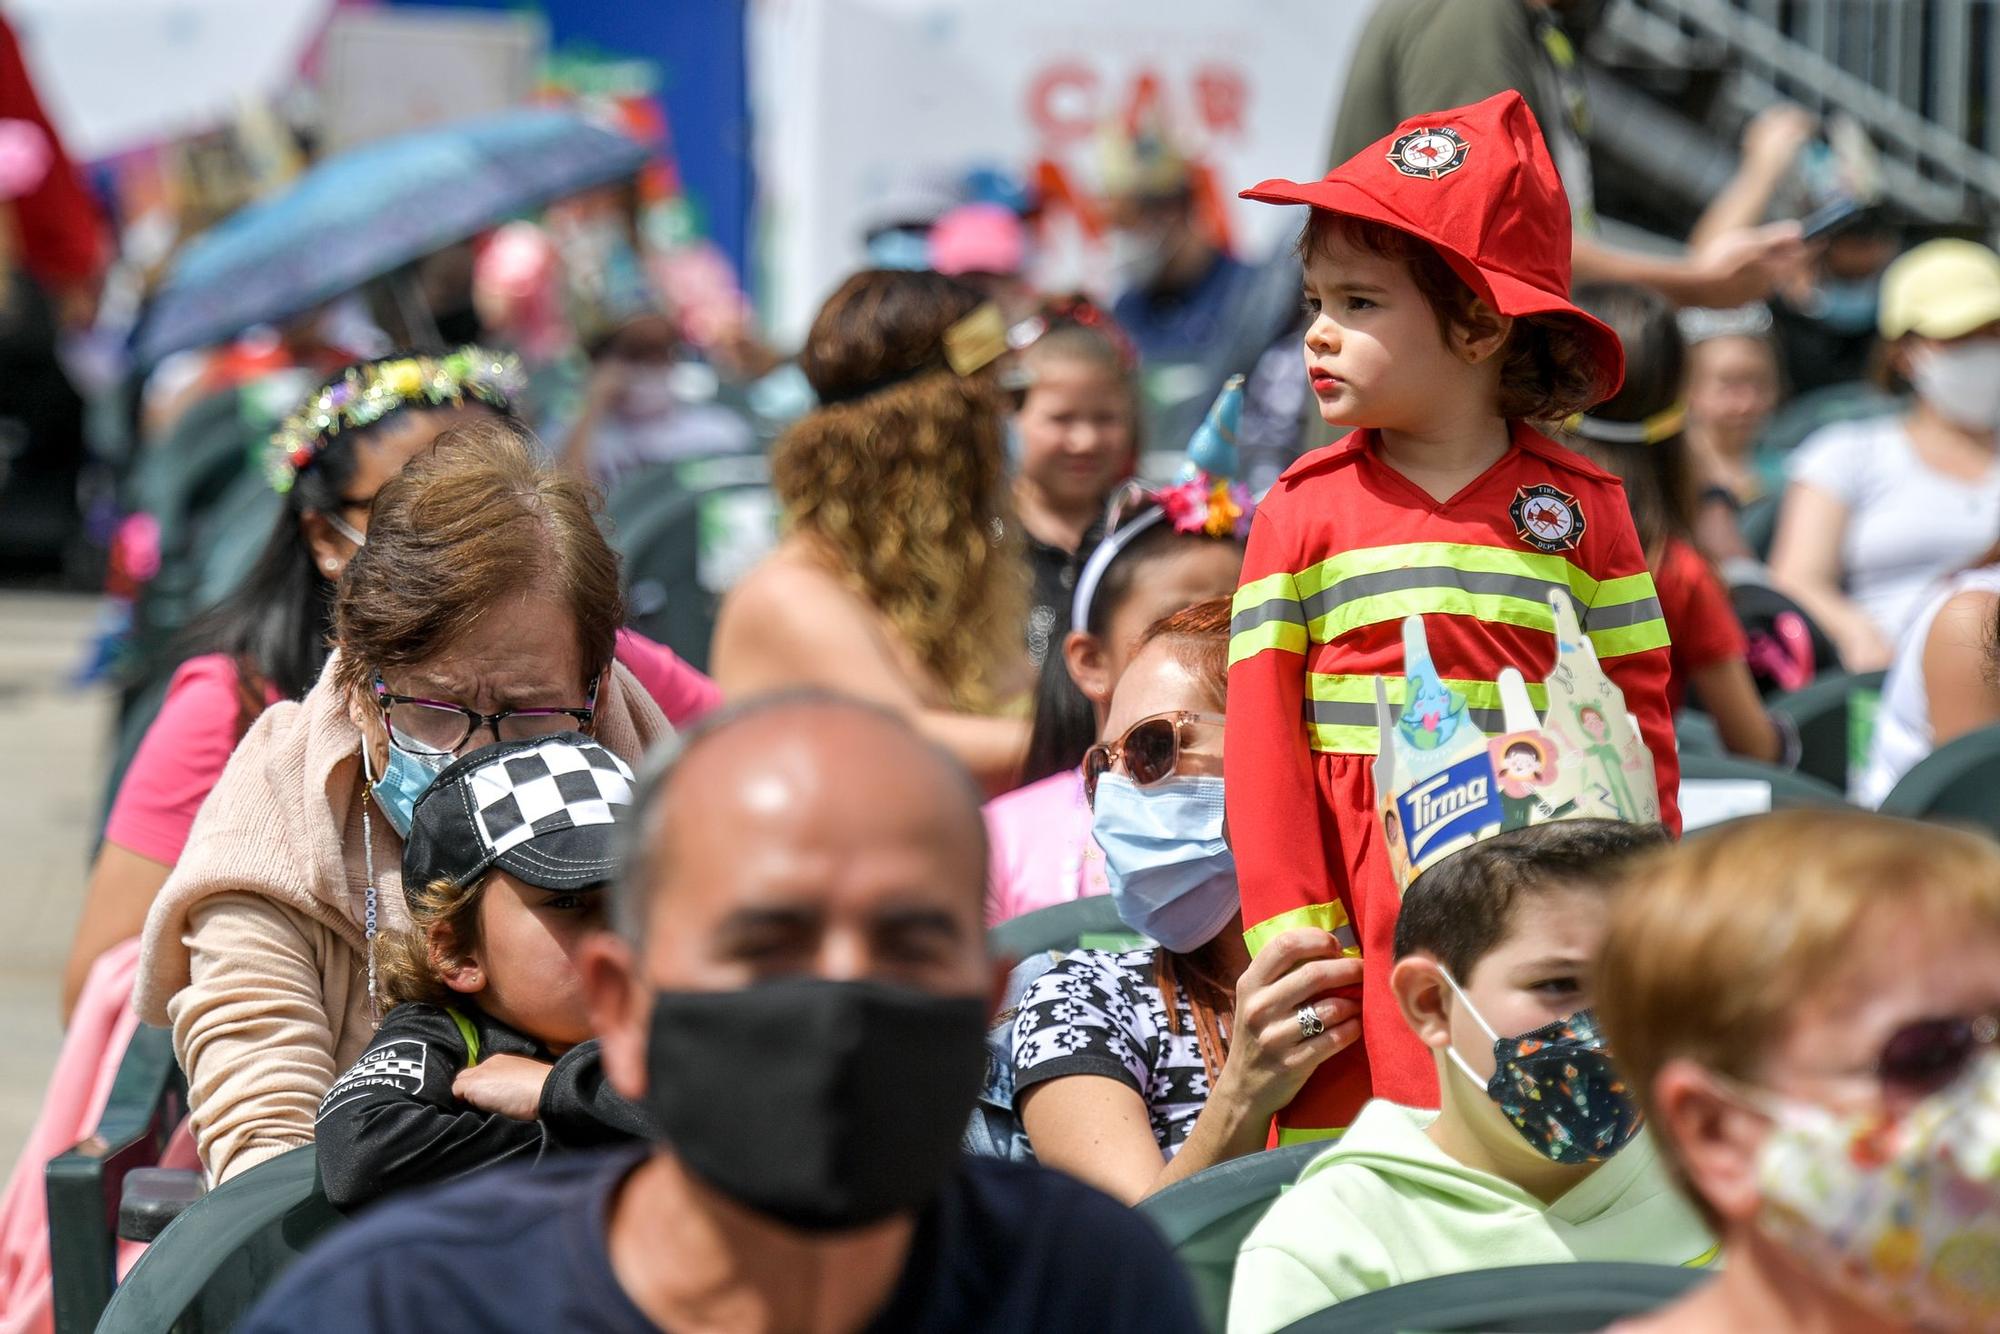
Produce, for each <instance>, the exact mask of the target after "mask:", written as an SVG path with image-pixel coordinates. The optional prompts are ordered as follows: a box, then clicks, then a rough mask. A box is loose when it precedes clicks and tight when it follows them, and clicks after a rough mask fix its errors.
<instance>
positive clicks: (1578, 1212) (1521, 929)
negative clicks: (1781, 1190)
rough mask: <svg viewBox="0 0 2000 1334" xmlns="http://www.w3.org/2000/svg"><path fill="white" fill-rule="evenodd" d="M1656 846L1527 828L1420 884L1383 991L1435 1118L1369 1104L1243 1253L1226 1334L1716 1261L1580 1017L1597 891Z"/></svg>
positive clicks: (1598, 830)
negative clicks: (1489, 1280)
mask: <svg viewBox="0 0 2000 1334" xmlns="http://www.w3.org/2000/svg"><path fill="white" fill-rule="evenodd" d="M1664 841H1665V836H1664V834H1663V833H1662V832H1661V831H1660V830H1659V828H1658V827H1657V826H1635V825H1628V824H1620V823H1616V822H1613V821H1609V820H1570V821H1564V822H1558V823H1554V824H1544V825H1536V826H1533V827H1530V828H1526V829H1516V830H1511V831H1509V832H1506V833H1501V834H1496V835H1494V836H1493V837H1491V838H1488V839H1486V840H1484V841H1483V842H1480V843H1477V844H1474V845H1473V846H1471V847H1469V848H1466V849H1465V850H1463V851H1461V852H1458V853H1455V854H1453V855H1452V856H1450V857H1449V858H1447V859H1445V860H1444V861H1442V862H1439V863H1438V864H1436V865H1435V866H1432V867H1431V868H1430V869H1429V870H1427V871H1425V872H1423V873H1422V874H1421V875H1420V876H1419V877H1418V878H1417V879H1416V880H1415V881H1414V882H1413V883H1412V884H1411V885H1410V887H1409V889H1408V890H1407V891H1406V892H1405V895H1404V898H1403V908H1402V915H1401V917H1400V918H1399V919H1398V921H1397V924H1396V940H1395V952H1396V964H1395V967H1394V970H1393V971H1392V972H1391V974H1390V986H1391V989H1392V990H1393V991H1394V993H1395V996H1396V1000H1397V1003H1398V1005H1399V1006H1400V1008H1401V1009H1402V1013H1403V1018H1404V1019H1405V1021H1406V1022H1408V1024H1409V1025H1410V1027H1411V1028H1412V1029H1413V1030H1414V1031H1415V1032H1416V1034H1417V1036H1418V1037H1419V1038H1420V1039H1421V1040H1422V1041H1423V1043H1424V1044H1425V1045H1426V1046H1428V1047H1429V1048H1430V1049H1431V1052H1432V1055H1433V1057H1434V1058H1435V1059H1436V1061H1437V1062H1438V1085H1439V1089H1440V1092H1441V1095H1442V1096H1441V1106H1440V1110H1438V1111H1435V1112H1433V1111H1428V1110H1422V1109H1418V1108H1414V1107H1403V1106H1399V1105H1398V1104H1396V1103H1392V1102H1386V1101H1382V1100H1379V1099H1378V1100H1376V1101H1374V1102H1371V1103H1369V1104H1367V1106H1365V1107H1364V1108H1362V1110H1361V1113H1360V1115H1359V1116H1358V1117H1357V1118H1356V1120H1355V1122H1354V1124H1353V1126H1352V1127H1351V1128H1350V1129H1349V1130H1348V1131H1347V1133H1346V1135H1345V1136H1344V1137H1343V1138H1342V1139H1341V1140H1340V1142H1339V1143H1338V1144H1336V1145H1335V1146H1333V1147H1332V1148H1330V1149H1328V1150H1327V1151H1326V1152H1325V1153H1323V1154H1321V1155H1320V1156H1319V1157H1317V1158H1315V1159H1313V1161H1312V1162H1311V1163H1310V1164H1308V1165H1307V1167H1306V1169H1305V1171H1304V1172H1303V1173H1301V1174H1300V1176H1299V1180H1298V1183H1297V1184H1296V1185H1295V1186H1293V1187H1292V1188H1291V1189H1290V1190H1289V1191H1287V1192H1286V1193H1285V1194H1284V1195H1283V1196H1281V1197H1280V1198H1279V1200H1278V1202H1277V1203H1276V1204H1275V1205H1273V1206H1272V1208H1271V1211H1270V1212H1269V1213H1267V1214H1266V1215H1264V1218H1263V1220H1262V1221H1261V1222H1259V1223H1258V1224H1257V1226H1256V1228H1255V1229H1254V1230H1253V1231H1252V1232H1251V1234H1250V1236H1249V1238H1248V1239H1247V1240H1246V1241H1245V1242H1244V1244H1243V1249H1242V1251H1241V1253H1240V1254H1239V1255H1238V1257H1237V1262H1236V1279H1235V1284H1234V1287H1233V1289H1232V1291H1231V1294H1230V1302H1229V1334H1264V1332H1265V1331H1269V1330H1279V1329H1283V1328H1284V1327H1285V1326H1287V1325H1289V1324H1291V1323H1292V1322H1293V1321H1295V1320H1297V1319H1299V1318H1300V1317H1301V1316H1305V1315H1308V1314H1310V1313H1311V1312H1313V1311H1317V1310H1320V1309H1322V1308H1324V1307H1327V1306H1331V1305H1333V1304H1335V1303H1336V1302H1342V1301H1347V1300H1349V1299H1350V1298H1354V1297H1358V1296H1361V1295H1362V1294H1363V1293H1368V1292H1373V1291H1375V1290H1377V1289H1378V1288H1386V1287H1390V1286H1392V1285H1394V1284H1397V1283H1408V1282H1410V1281H1412V1280H1415V1279H1420V1278H1428V1277H1430V1276H1432V1275H1434V1274H1449V1273H1455V1272H1458V1271H1461V1270H1467V1269H1484V1268H1491V1267H1495V1266H1502V1265H1524V1264H1544V1263H1550V1262H1558V1261H1565V1260H1640V1261H1651V1262H1656V1263H1660V1264H1673V1265H1705V1264H1709V1263H1712V1262H1713V1261H1714V1259H1715V1256H1716V1249H1715V1245H1714V1242H1713V1240H1712V1239H1711V1238H1710V1236H1709V1235H1708V1233H1707V1230H1706V1229H1705V1228H1704V1227H1703V1225H1702V1223H1701V1220H1700V1218H1699V1217H1698V1216H1697V1215H1696V1214H1695V1212H1694V1210H1693V1209H1691V1208H1690V1207H1689V1206H1688V1205H1687V1204H1686V1203H1685V1202H1683V1201H1682V1200H1681V1198H1680V1197H1679V1196H1678V1195H1677V1194H1676V1193H1675V1192H1674V1189H1673V1187H1672V1186H1671V1185H1670V1184H1669V1182H1668V1180H1667V1177H1666V1174H1665V1173H1664V1171H1663V1170H1662V1169H1661V1167H1660V1165H1659V1162H1658V1160H1657V1159H1656V1157H1655V1156H1654V1152H1653V1146H1652V1144H1651V1142H1650V1141H1649V1139H1648V1137H1647V1135H1646V1133H1645V1132H1644V1130H1643V1129H1641V1127H1640V1124H1639V1111H1638V1106H1637V1103H1636V1101H1635V1100H1634V1098H1633V1096H1632V1094H1631V1093H1630V1092H1629V1091H1627V1089H1626V1088H1625V1086H1624V1083H1623V1081H1622V1080H1621V1079H1620V1078H1619V1076H1618V1074H1617V1071H1616V1070H1615V1069H1614V1068H1613V1067H1612V1066H1611V1064H1610V1062H1609V1060H1608V1059H1607V1057H1606V1055H1605V1051H1604V1043H1603V1040H1602V1038H1601V1037H1599V1036H1598V1033H1597V1026H1596V1022H1595V1019H1594V1017H1593V1016H1592V1015H1591V1013H1590V1009H1589V1007H1590V1004H1591V998H1590V970H1591V961H1592V959H1593V958H1594V957H1595V955H1596V953H1597V950H1598V946H1599V944H1600V943H1601V942H1602V939H1603V936H1604V930H1605V921H1606V914H1607V909H1608V907H1609V895H1608V893H1607V892H1606V891H1607V890H1608V889H1609V888H1610V886H1611V885H1612V883H1613V882H1614V880H1615V878H1616V876H1617V874H1618V873H1619V871H1620V870H1621V869H1622V866H1623V863H1624V862H1625V861H1626V860H1627V859H1628V858H1629V857H1630V856H1631V855H1632V854H1633V853H1635V852H1638V851H1641V850H1644V849H1647V848H1651V847H1654V846H1657V845H1659V844H1661V843H1663V842H1664ZM1503 1035H1518V1036H1503Z"/></svg>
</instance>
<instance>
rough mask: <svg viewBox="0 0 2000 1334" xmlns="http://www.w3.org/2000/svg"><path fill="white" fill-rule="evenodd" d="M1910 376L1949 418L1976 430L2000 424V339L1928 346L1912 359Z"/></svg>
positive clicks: (1919, 391) (1935, 408) (1920, 392)
mask: <svg viewBox="0 0 2000 1334" xmlns="http://www.w3.org/2000/svg"><path fill="white" fill-rule="evenodd" d="M1910 379H1911V380H1912V381H1913V382H1914V383H1915V384H1916V387H1917V394H1918V396H1919V397H1920V398H1922V399H1923V400H1924V402H1926V403H1928V404H1929V405H1930V406H1931V408H1932V410H1933V411H1935V412H1936V413H1937V414H1938V415H1939V416H1940V417H1943V418H1944V419H1945V420H1946V421H1950V422H1955V423H1957V424H1958V425H1960V426H1963V427H1965V428H1966V429H1968V430H1973V431H1990V430H1992V429H1993V428H1994V427H1995V426H1996V425H2000V338H1979V339H1973V340H1970V341H1967V342H1963V343H1950V344H1946V345H1945V346H1943V347H1933V348H1925V349H1924V350H1922V351H1920V352H1918V353H1917V354H1916V355H1915V356H1913V357H1912V358H1911V361H1910Z"/></svg>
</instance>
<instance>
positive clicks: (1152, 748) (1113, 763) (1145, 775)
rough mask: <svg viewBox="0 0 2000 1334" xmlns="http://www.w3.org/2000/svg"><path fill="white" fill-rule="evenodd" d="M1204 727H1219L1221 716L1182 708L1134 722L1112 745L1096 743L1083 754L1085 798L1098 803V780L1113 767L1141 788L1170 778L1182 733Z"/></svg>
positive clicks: (1178, 756)
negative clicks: (1123, 771)
mask: <svg viewBox="0 0 2000 1334" xmlns="http://www.w3.org/2000/svg"><path fill="white" fill-rule="evenodd" d="M1204 724H1206V725H1208V726H1211V727H1221V726H1222V725H1223V717H1222V715H1221V714H1219V713H1189V712H1188V711H1187V710H1185V709H1182V710H1177V711H1176V712H1173V713H1157V714H1154V715H1153V716H1152V717H1150V718H1141V719H1140V720H1139V721H1138V722H1136V723H1133V724H1132V725H1131V726H1130V727H1128V728H1126V729H1125V735H1124V736H1121V737H1119V738H1118V739H1117V740H1116V741H1114V742H1110V743H1106V742H1102V741H1100V742H1098V743H1097V744H1096V745H1094V746H1092V747H1091V748H1090V749H1089V750H1086V751H1085V752H1083V795H1084V797H1085V799H1086V800H1088V801H1091V802H1093V803H1094V802H1095V801H1096V800H1097V780H1098V779H1100V778H1102V777H1104V775H1105V774H1107V773H1110V772H1111V771H1112V770H1113V769H1115V768H1121V767H1122V768H1123V769H1124V770H1125V774H1126V776H1127V777H1129V778H1130V779H1131V780H1132V781H1133V782H1135V783H1137V784H1138V785H1139V786H1140V787H1145V786H1147V785H1148V784H1151V783H1157V782H1159V781H1160V780H1161V779H1163V778H1169V777H1172V775H1173V773H1174V771H1175V770H1176V769H1178V768H1180V764H1181V746H1182V744H1183V742H1182V739H1181V733H1182V732H1183V731H1184V730H1186V729H1188V728H1192V727H1198V726H1202V725H1204Z"/></svg>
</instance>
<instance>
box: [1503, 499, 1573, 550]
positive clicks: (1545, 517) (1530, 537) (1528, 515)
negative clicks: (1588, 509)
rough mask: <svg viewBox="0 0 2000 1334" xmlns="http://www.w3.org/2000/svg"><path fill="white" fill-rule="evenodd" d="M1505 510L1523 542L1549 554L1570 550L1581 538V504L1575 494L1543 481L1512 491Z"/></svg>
mask: <svg viewBox="0 0 2000 1334" xmlns="http://www.w3.org/2000/svg"><path fill="white" fill-rule="evenodd" d="M1507 513H1508V514H1509V515H1510V516H1511V517H1512V518H1513V520H1514V532H1515V534H1516V535H1517V536H1519V537H1520V539H1521V540H1522V541H1523V542H1526V543H1528V544H1529V545H1531V546H1535V547H1539V548H1541V549H1542V550H1543V551H1546V552H1549V553H1551V554H1553V553H1555V552H1558V551H1570V550H1573V549H1574V548H1575V546H1576V544H1577V543H1578V542H1580V541H1582V540H1583V507H1582V506H1581V505H1579V504H1577V503H1576V497H1575V496H1573V495H1571V494H1569V492H1567V491H1563V490H1560V489H1558V488H1557V487H1554V486H1551V485H1549V484H1548V483H1547V482H1538V483H1536V484H1535V485H1534V486H1524V487H1522V488H1521V489H1520V490H1518V491H1516V492H1515V493H1514V503H1513V504H1512V505H1511V506H1509V507H1508V510H1507Z"/></svg>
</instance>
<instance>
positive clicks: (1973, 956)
mask: <svg viewBox="0 0 2000 1334" xmlns="http://www.w3.org/2000/svg"><path fill="white" fill-rule="evenodd" d="M1596 976H1597V978H1598V982H1597V992H1596V1001H1597V1012H1598V1016H1599V1018H1600V1019H1601V1021H1602V1022H1603V1025H1604V1028H1605V1031H1606V1032H1607V1033H1608V1034H1609V1036H1610V1039H1611V1048H1612V1050H1614V1051H1616V1052H1617V1053H1618V1064H1619V1066H1620V1067H1621V1068H1622V1069H1623V1071H1624V1072H1625V1075H1626V1077H1627V1078H1628V1079H1630V1080H1631V1081H1632V1083H1633V1086H1634V1087H1635V1088H1636V1089H1637V1091H1638V1093H1639V1098H1640V1103H1641V1105H1642V1106H1643V1108H1644V1109H1645V1113H1646V1119H1647V1120H1648V1121H1649V1122H1650V1123H1651V1124H1652V1127H1653V1134H1654V1136H1655V1138H1656V1140H1657V1142H1658V1144H1659V1146H1660V1151H1661V1154H1662V1156H1663V1157H1664V1158H1665V1159H1666V1161H1667V1164H1668V1166H1669V1167H1670V1168H1671V1169H1672V1170H1673V1171H1674V1172H1675V1174H1676V1175H1677V1176H1678V1177H1679V1179H1680V1181H1681V1183H1682V1185H1683V1186H1684V1187H1685V1188H1686V1190H1687V1193H1688V1194H1689V1195H1690V1196H1691V1197H1692V1199H1693V1202H1694V1204H1695V1206H1696V1207H1697V1208H1698V1209H1700V1210H1701V1212H1702V1214H1703V1215H1704V1216H1705V1217H1706V1218H1707V1220H1708V1222H1709V1224H1710V1225H1711V1227H1712V1228H1713V1229H1714V1231H1715V1233H1716V1235H1717V1236H1719V1237H1721V1239H1722V1248H1723V1255H1724V1257H1725V1267H1724V1269H1723V1271H1722V1274H1721V1275H1720V1276H1719V1277H1717V1278H1716V1279H1714V1280H1712V1281H1711V1282H1709V1283H1707V1284H1705V1285H1703V1286H1702V1287H1701V1288H1699V1289H1697V1290H1696V1291H1695V1292H1694V1294H1693V1295H1692V1296H1690V1297H1687V1298H1685V1299H1684V1300H1682V1301H1681V1302H1679V1303H1677V1304H1676V1305H1674V1306H1671V1307H1668V1308H1667V1309H1666V1310H1664V1311H1661V1312H1658V1313H1656V1314H1654V1315H1653V1316H1651V1317H1648V1318H1645V1319H1642V1320H1637V1321H1634V1322H1631V1323H1630V1324H1627V1325H1620V1326H1617V1328H1618V1329H1620V1330H1626V1331H1638V1330H1647V1331H1668V1332H1674V1334H1677V1332H1678V1331H1683V1330H1685V1331H1690V1332H1692V1331H1704V1330H1715V1329H1754V1330H1768V1331H1771V1332H1772V1334H1798V1332H1802V1331H1806V1330H1841V1331H1856V1332H1857V1334H1858V1332H1859V1331H1869V1330H1882V1331H1889V1330H1910V1329H1926V1330H1946V1329H1950V1330H1959V1329H1965V1330H1972V1329H1995V1328H2000V1058H1996V1056H1995V1055H1994V1051H1993V1043H1994V1039H1995V1037H1996V1035H2000V1024H1996V1023H1995V1015H1996V1014H2000V847H1996V846H1995V845H1994V843H1993V842H1992V840H1991V839H1989V838H1987V837H1985V836H1984V835H1981V834H1975V833H1972V832H1969V831H1965V830H1958V829H1949V828H1943V827H1940V826H1937V825H1929V824H1916V823H1913V822H1910V821H1904V820H1892V819H1889V818H1887V817H1884V816H1878V815H1867V814H1862V813H1860V812H1858V811H1839V812H1829V811H1804V810H1798V811H1786V812H1782V813H1779V814H1776V815H1769V816H1763V817H1760V818H1758V819H1756V820H1747V821H1739V822H1737V823H1735V824H1733V825H1729V826H1727V827H1724V828H1721V829H1718V830H1714V831H1711V832H1709V833H1706V834H1704V835H1703V836H1702V837H1700V838H1698V839H1693V840H1690V841H1689V842H1687V843H1684V844H1682V845H1681V846H1680V847H1678V848H1676V849H1673V850H1671V851H1669V852H1665V853H1662V854H1660V855H1659V858H1658V859H1657V860H1656V861H1653V862H1652V863H1650V864H1648V865H1646V866H1644V867H1643V868H1640V869H1639V870H1637V871H1635V873H1634V874H1633V876H1632V878H1631V879H1630V881H1629V882H1628V883H1627V884H1626V886H1625V887H1624V889H1623V891H1622V892H1621V894H1620V896H1619V899H1618V901H1617V903H1616V905H1615V906H1614V908H1613V909H1612V915H1611V926H1610V931H1609V934H1608V935H1607V936H1606V939H1605V943H1604V947H1603V952H1602V954H1601V955H1600V957H1599V960H1598V965H1597V969H1596Z"/></svg>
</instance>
